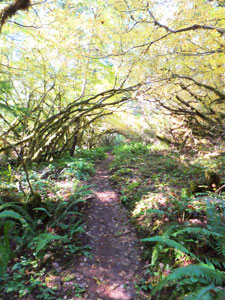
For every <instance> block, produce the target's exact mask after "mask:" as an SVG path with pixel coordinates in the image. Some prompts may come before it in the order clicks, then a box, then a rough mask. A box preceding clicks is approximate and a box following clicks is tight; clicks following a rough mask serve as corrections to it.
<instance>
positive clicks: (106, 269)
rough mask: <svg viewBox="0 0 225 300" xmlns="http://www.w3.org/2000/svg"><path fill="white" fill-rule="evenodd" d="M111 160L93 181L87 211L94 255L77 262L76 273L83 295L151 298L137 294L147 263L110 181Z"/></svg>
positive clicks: (110, 299)
mask: <svg viewBox="0 0 225 300" xmlns="http://www.w3.org/2000/svg"><path fill="white" fill-rule="evenodd" d="M111 161H112V157H111V156H109V157H108V158H107V160H105V161H102V162H101V163H100V164H99V165H98V166H97V172H96V174H95V176H94V177H93V178H92V179H91V181H90V182H89V183H90V184H93V185H95V186H94V187H93V188H92V190H93V191H94V196H93V198H92V199H91V200H90V207H89V208H88V210H87V212H86V224H87V231H86V234H85V241H86V242H87V243H88V244H89V245H90V246H91V248H92V250H91V253H92V257H91V258H88V259H87V258H82V259H81V260H80V262H79V263H78V264H76V265H75V266H73V268H74V269H75V270H73V273H74V272H75V273H76V279H77V282H78V283H79V285H80V286H83V287H85V289H86V293H84V294H83V297H82V299H88V300H134V299H135V300H139V299H147V298H146V297H144V295H141V294H139V295H137V294H136V290H135V282H137V281H138V279H139V278H141V277H142V276H143V275H142V274H141V273H143V266H144V264H143V262H142V261H141V257H140V255H141V249H140V243H139V239H138V238H137V237H136V235H135V232H134V230H133V229H132V227H131V225H130V224H129V221H128V218H127V211H126V210H125V209H124V208H123V207H122V206H121V204H120V202H119V196H118V194H117V192H116V191H115V190H113V189H112V187H111V185H110V182H109V173H108V167H109V164H110V162H111ZM73 299H74V298H73ZM77 299H80V298H77Z"/></svg>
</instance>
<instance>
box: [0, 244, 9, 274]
mask: <svg viewBox="0 0 225 300" xmlns="http://www.w3.org/2000/svg"><path fill="white" fill-rule="evenodd" d="M8 262H9V252H8V249H6V247H5V245H4V244H3V243H0V280H1V277H2V275H3V274H4V273H5V272H6V268H7V265H8Z"/></svg>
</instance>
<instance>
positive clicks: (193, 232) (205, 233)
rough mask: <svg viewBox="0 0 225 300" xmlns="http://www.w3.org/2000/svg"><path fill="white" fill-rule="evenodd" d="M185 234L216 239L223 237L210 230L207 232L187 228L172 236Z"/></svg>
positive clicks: (205, 230)
mask: <svg viewBox="0 0 225 300" xmlns="http://www.w3.org/2000/svg"><path fill="white" fill-rule="evenodd" d="M183 233H189V234H194V235H198V236H199V235H205V236H210V235H211V236H214V237H217V238H218V237H223V235H221V234H219V233H217V232H213V231H210V230H207V229H205V228H201V227H186V228H184V229H182V230H179V231H177V232H175V233H173V234H172V236H178V235H181V234H183Z"/></svg>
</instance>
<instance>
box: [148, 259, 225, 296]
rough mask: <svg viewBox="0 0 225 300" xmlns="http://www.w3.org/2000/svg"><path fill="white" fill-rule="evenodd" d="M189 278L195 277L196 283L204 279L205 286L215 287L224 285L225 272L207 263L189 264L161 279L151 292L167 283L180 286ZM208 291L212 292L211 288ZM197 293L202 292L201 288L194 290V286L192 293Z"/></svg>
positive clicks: (194, 281) (155, 291) (153, 293)
mask: <svg viewBox="0 0 225 300" xmlns="http://www.w3.org/2000/svg"><path fill="white" fill-rule="evenodd" d="M187 278H191V279H193V283H196V281H199V280H201V279H203V280H204V284H205V286H204V288H206V287H209V286H211V287H212V289H213V288H215V287H216V286H222V285H223V284H224V283H225V273H224V272H221V271H219V270H216V269H214V268H213V267H212V266H209V265H206V264H196V265H189V266H187V267H182V268H178V269H175V270H174V271H173V272H172V273H171V274H169V275H168V276H167V277H166V278H165V279H163V280H161V282H160V283H159V284H157V286H156V287H155V288H153V290H152V293H151V294H152V295H155V294H156V293H157V292H159V291H160V290H162V288H164V287H165V286H167V285H170V286H171V285H174V284H176V285H177V288H178V287H179V285H182V281H183V280H185V281H186V279H187ZM206 291H207V293H210V291H211V289H209V288H208V289H206ZM202 292H203V291H202ZM195 293H200V290H199V289H198V290H197V291H194V292H193V286H192V294H193V295H194V294H195ZM184 299H185V298H184ZM195 299H196V298H195ZM200 299H201V298H200ZM216 299H219V298H216Z"/></svg>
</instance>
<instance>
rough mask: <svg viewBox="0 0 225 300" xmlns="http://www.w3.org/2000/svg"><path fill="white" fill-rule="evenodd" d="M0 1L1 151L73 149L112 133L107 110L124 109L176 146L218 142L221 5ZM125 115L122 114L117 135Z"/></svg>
mask: <svg viewBox="0 0 225 300" xmlns="http://www.w3.org/2000/svg"><path fill="white" fill-rule="evenodd" d="M1 5H2V7H0V9H1V13H0V14H1V27H2V33H1V36H0V45H1V53H0V56H1V59H0V66H1V72H0V107H1V111H0V112H1V113H0V130H1V137H0V152H5V153H7V152H8V151H13V152H15V153H16V155H17V157H18V160H19V159H21V156H22V157H23V158H25V159H26V160H28V161H34V160H35V161H39V160H43V159H49V158H50V157H51V156H52V155H60V154H61V153H63V152H64V151H68V150H69V151H70V153H71V154H72V153H73V151H74V147H75V146H76V145H80V146H81V145H82V144H85V143H87V140H89V141H92V140H96V138H97V137H102V135H103V134H104V132H110V130H111V129H112V127H115V126H114V125H115V124H114V125H113V124H111V125H110V118H109V119H108V120H109V121H108V125H107V126H105V123H106V120H107V116H109V115H111V114H113V113H114V112H116V111H118V110H119V109H120V108H121V107H123V109H124V110H130V111H131V114H132V115H133V116H137V118H138V117H140V115H141V116H142V117H143V120H145V121H146V124H149V128H150V130H151V131H154V132H155V133H154V134H155V136H158V138H161V139H164V140H167V141H169V142H174V143H176V144H178V145H185V144H186V143H188V142H190V143H191V142H192V141H193V138H194V139H205V140H209V141H211V142H212V141H213V142H215V143H218V142H221V141H224V137H225V121H224V120H225V113H224V112H225V91H224V68H225V66H224V51H225V50H224V36H225V29H224V24H225V18H224V11H225V8H224V5H223V3H222V2H220V1H203V0H193V1H191V2H190V1H178V0H174V1H172V2H167V1H162V2H160V3H155V1H147V0H146V1H135V0H129V1H128V0H120V1H116V2H115V1H111V0H109V1H107V2H105V1H100V0H96V1H92V3H89V1H85V0H83V1H80V2H77V1H73V0H67V1H55V2H54V3H52V1H23V0H15V1H3V3H2V4H1ZM29 7H30V10H29V11H28V12H23V10H24V9H28V8H29ZM168 7H169V10H170V16H168V15H167V13H166V12H167V11H168ZM131 103H133V104H132V105H131ZM162 120H163V122H162ZM126 121H127V115H124V118H123V117H121V115H119V117H118V119H117V122H118V124H117V125H116V130H117V131H118V132H122V133H124V134H127V132H126V129H124V128H125V127H124V126H123V124H124V123H126ZM102 124H104V126H103V125H102ZM90 144H92V143H91V142H90Z"/></svg>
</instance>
